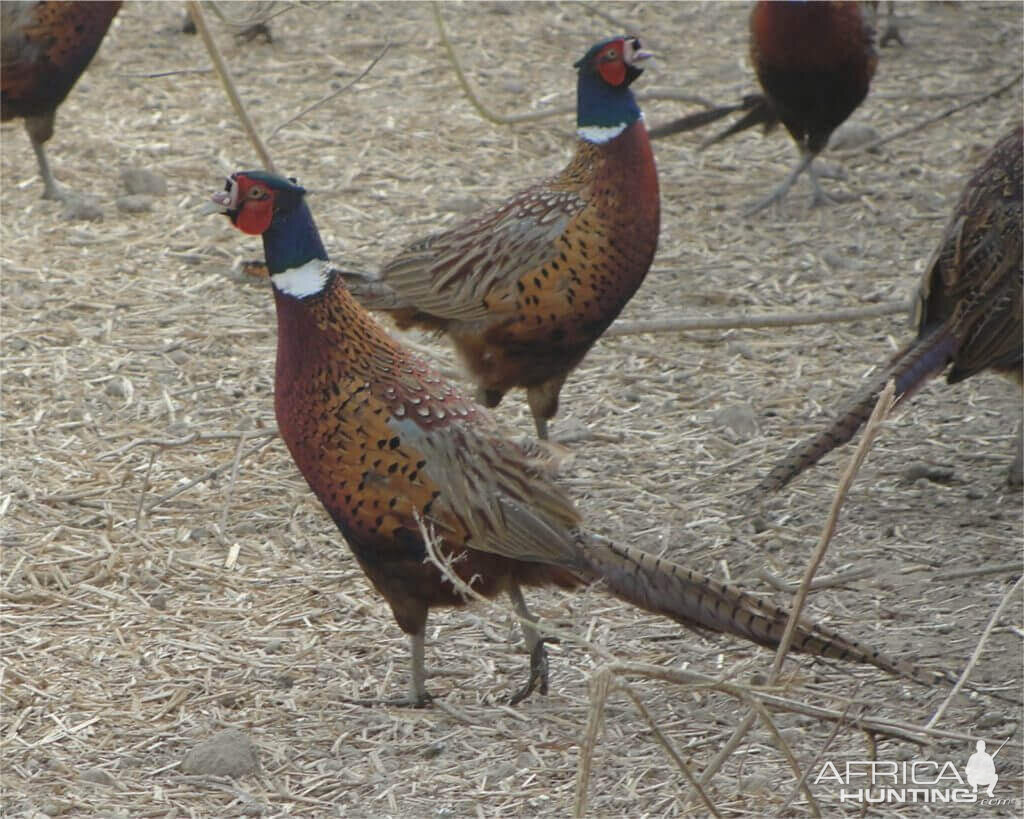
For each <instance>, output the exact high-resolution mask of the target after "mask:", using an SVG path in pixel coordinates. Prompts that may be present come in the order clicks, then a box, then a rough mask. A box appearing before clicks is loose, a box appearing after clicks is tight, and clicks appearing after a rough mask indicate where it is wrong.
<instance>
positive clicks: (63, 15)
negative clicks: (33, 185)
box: [0, 2, 121, 199]
mask: <svg viewBox="0 0 1024 819" xmlns="http://www.w3.org/2000/svg"><path fill="white" fill-rule="evenodd" d="M120 8H121V4H120V3H107V2H89V3H82V2H29V3H23V2H4V3H0V28H2V31H0V62H2V67H0V89H2V90H0V100H2V103H0V110H2V114H0V119H2V120H3V121H4V122H7V121H8V120H10V119H14V118H15V117H23V118H24V120H25V130H26V131H27V132H28V136H29V139H30V140H31V142H32V150H33V151H35V154H36V163H37V164H38V165H39V175H40V176H41V177H42V178H43V185H44V189H43V198H44V199H62V198H65V197H66V191H64V190H63V189H62V188H61V187H60V186H59V185H58V184H57V182H56V180H55V179H54V178H53V174H52V173H51V171H50V163H49V162H48V161H47V159H46V149H45V148H44V147H43V146H44V144H45V143H46V141H47V140H48V139H49V138H50V137H52V136H53V125H54V120H55V118H56V114H57V107H58V106H59V105H60V104H61V103H62V102H63V101H64V98H65V97H66V96H67V95H68V92H70V91H71V89H72V87H73V86H74V84H75V83H76V82H77V81H78V78H79V77H80V76H81V74H82V72H83V71H85V69H86V67H87V66H88V65H89V63H90V61H91V60H92V58H93V56H94V55H95V54H96V51H97V50H98V49H99V47H100V43H101V42H103V37H104V36H105V35H106V33H107V29H108V28H109V27H110V22H111V21H112V20H113V19H114V15H116V14H117V12H118V10H119V9H120Z"/></svg>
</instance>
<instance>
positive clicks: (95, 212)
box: [60, 196, 103, 222]
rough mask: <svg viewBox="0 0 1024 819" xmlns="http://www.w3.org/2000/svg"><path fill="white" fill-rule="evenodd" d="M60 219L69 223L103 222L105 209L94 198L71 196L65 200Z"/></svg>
mask: <svg viewBox="0 0 1024 819" xmlns="http://www.w3.org/2000/svg"><path fill="white" fill-rule="evenodd" d="M60 218H61V219H64V220H66V221H68V222H101V221H103V208H101V207H100V206H99V203H98V202H97V201H96V200H95V199H93V198H92V197H87V196H69V197H68V198H67V199H65V200H64V209H63V210H62V211H61V212H60Z"/></svg>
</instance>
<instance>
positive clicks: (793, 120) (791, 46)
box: [651, 0, 878, 214]
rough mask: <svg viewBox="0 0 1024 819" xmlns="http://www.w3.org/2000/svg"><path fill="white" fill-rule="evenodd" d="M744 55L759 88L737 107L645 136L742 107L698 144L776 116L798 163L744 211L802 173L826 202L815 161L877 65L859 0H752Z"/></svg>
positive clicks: (777, 195)
mask: <svg viewBox="0 0 1024 819" xmlns="http://www.w3.org/2000/svg"><path fill="white" fill-rule="evenodd" d="M750 61H751V63H753V65H754V70H755V71H756V72H757V79H758V81H759V82H760V83H761V89H762V91H763V93H762V94H750V95H748V96H746V97H744V98H743V101H742V102H740V103H739V104H737V105H728V106H723V107H720V108H713V109H711V110H708V111H701V112H699V113H697V114H691V115H689V116H687V117H683V118H681V119H679V120H676V121H674V122H671V123H668V124H666V125H662V126H659V127H657V128H654V129H652V130H651V139H659V138H661V137H666V136H670V135H672V134H677V133H680V132H683V131H690V130H693V129H694V128H699V127H701V126H703V125H706V124H708V123H710V122H714V121H716V120H718V119H721V118H722V117H724V116H727V115H728V114H731V113H734V112H737V111H744V112H746V113H745V114H744V116H743V117H741V118H740V119H739V120H737V121H736V122H735V123H734V124H733V125H732V126H730V127H729V128H728V129H726V130H725V131H723V132H722V133H721V134H718V135H717V136H714V137H712V138H711V139H709V140H707V141H706V142H705V143H704V144H703V145H701V150H703V149H704V148H707V147H708V146H710V145H714V144H715V143H718V142H721V141H722V140H723V139H726V138H727V137H730V136H732V135H733V134H736V133H739V132H740V131H745V130H746V129H747V128H752V127H754V126H756V125H763V126H764V130H765V131H769V130H771V129H772V128H774V127H775V126H776V125H778V124H779V123H780V122H781V123H782V124H783V125H785V126H786V130H787V131H789V133H790V135H791V136H792V137H793V139H794V140H795V141H796V144H797V147H798V148H799V149H800V161H799V162H798V163H797V165H796V166H795V167H794V168H793V170H792V171H791V172H790V174H789V175H788V176H787V177H786V178H785V179H784V180H783V181H782V182H781V183H780V184H779V185H778V186H777V187H776V188H774V189H773V190H772V191H771V193H769V194H768V196H766V197H765V198H764V199H761V200H760V201H758V202H756V203H754V204H753V205H752V206H751V207H749V208H748V209H747V213H748V214H752V213H756V212H757V211H759V210H762V209H763V208H766V207H768V206H769V205H771V204H773V203H775V202H779V201H780V200H781V199H782V198H783V197H784V196H785V195H786V193H788V191H789V189H790V188H791V187H792V186H793V183H794V182H796V180H797V178H798V177H799V176H800V174H802V173H803V172H804V171H807V172H808V175H809V176H810V178H811V184H812V185H813V186H814V199H813V204H815V205H818V204H821V203H823V202H827V201H829V200H830V197H829V196H828V195H827V194H826V193H825V191H824V190H822V188H821V183H820V182H819V181H818V177H819V175H820V174H819V171H818V169H817V168H816V167H815V165H814V159H815V157H817V156H818V154H820V153H821V152H822V151H823V150H824V149H825V146H826V145H827V144H828V140H829V137H830V136H831V135H832V132H833V131H834V130H835V129H836V128H837V127H838V126H839V125H841V124H842V123H843V122H844V121H845V120H846V118H847V117H849V116H850V114H852V113H853V112H854V111H855V110H856V109H857V107H858V106H859V105H860V104H861V103H862V102H863V101H864V99H865V97H867V94H868V89H869V88H870V86H871V79H872V77H874V74H875V68H876V66H877V64H878V56H877V54H876V53H875V46H874V32H873V30H872V28H871V26H870V25H868V23H867V22H866V20H865V19H864V15H863V12H862V11H861V4H860V3H859V2H803V0H759V2H757V3H755V4H754V8H753V10H752V11H751V13H750Z"/></svg>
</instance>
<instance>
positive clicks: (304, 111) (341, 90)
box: [267, 37, 391, 142]
mask: <svg viewBox="0 0 1024 819" xmlns="http://www.w3.org/2000/svg"><path fill="white" fill-rule="evenodd" d="M389 48H391V38H390V37H389V38H388V39H387V40H385V41H384V45H383V46H382V47H381V50H380V51H379V52H378V54H377V56H376V57H374V58H373V59H372V60H370V63H369V65H367V66H366V68H364V69H363V70H362V71H361V72H359V75H358V76H357V77H356V78H355V79H353V80H351V81H350V82H347V83H345V84H344V85H343V86H342V87H341V88H339V89H338V90H337V91H332V92H331V93H330V94H328V95H327V96H326V97H323V98H321V99H319V100H317V101H316V102H314V103H313V104H312V105H310V106H308V107H306V108H303V109H302V110H301V111H299V113H297V114H296V115H295V116H293V117H289V118H288V119H286V120H285V121H284V122H282V123H281V124H280V125H278V126H277V127H276V128H274V130H273V131H271V132H270V133H269V134H268V135H267V141H268V142H269V141H270V140H272V139H273V138H274V137H275V136H277V134H278V132H279V131H280V130H281V129H282V128H284V127H286V126H288V125H291V124H292V123H293V122H295V121H296V120H300V119H302V118H303V117H304V116H306V114H308V113H309V112H310V111H315V110H316V109H317V108H319V107H320V106H321V105H324V104H325V103H328V102H330V101H331V100H333V99H334V98H335V97H337V96H338V95H339V94H343V93H345V92H346V91H348V90H349V89H350V88H351V87H352V86H353V85H355V84H356V83H357V82H359V81H360V80H362V79H363V77H365V76H366V75H367V74H369V73H370V72H371V71H373V68H374V66H376V65H377V63H379V62H380V61H381V58H382V57H383V56H384V55H385V54H387V53H388V49H389Z"/></svg>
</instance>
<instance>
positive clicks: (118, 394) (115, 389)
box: [104, 375, 135, 398]
mask: <svg viewBox="0 0 1024 819" xmlns="http://www.w3.org/2000/svg"><path fill="white" fill-rule="evenodd" d="M104 392H106V394H107V395H111V396H113V397H115V398H130V397H131V396H132V395H133V394H134V392H135V390H134V388H133V387H132V382H131V381H129V380H128V379H127V378H125V377H124V376H123V375H119V376H116V377H115V378H111V379H110V380H109V381H108V382H107V386H106V387H104Z"/></svg>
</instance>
